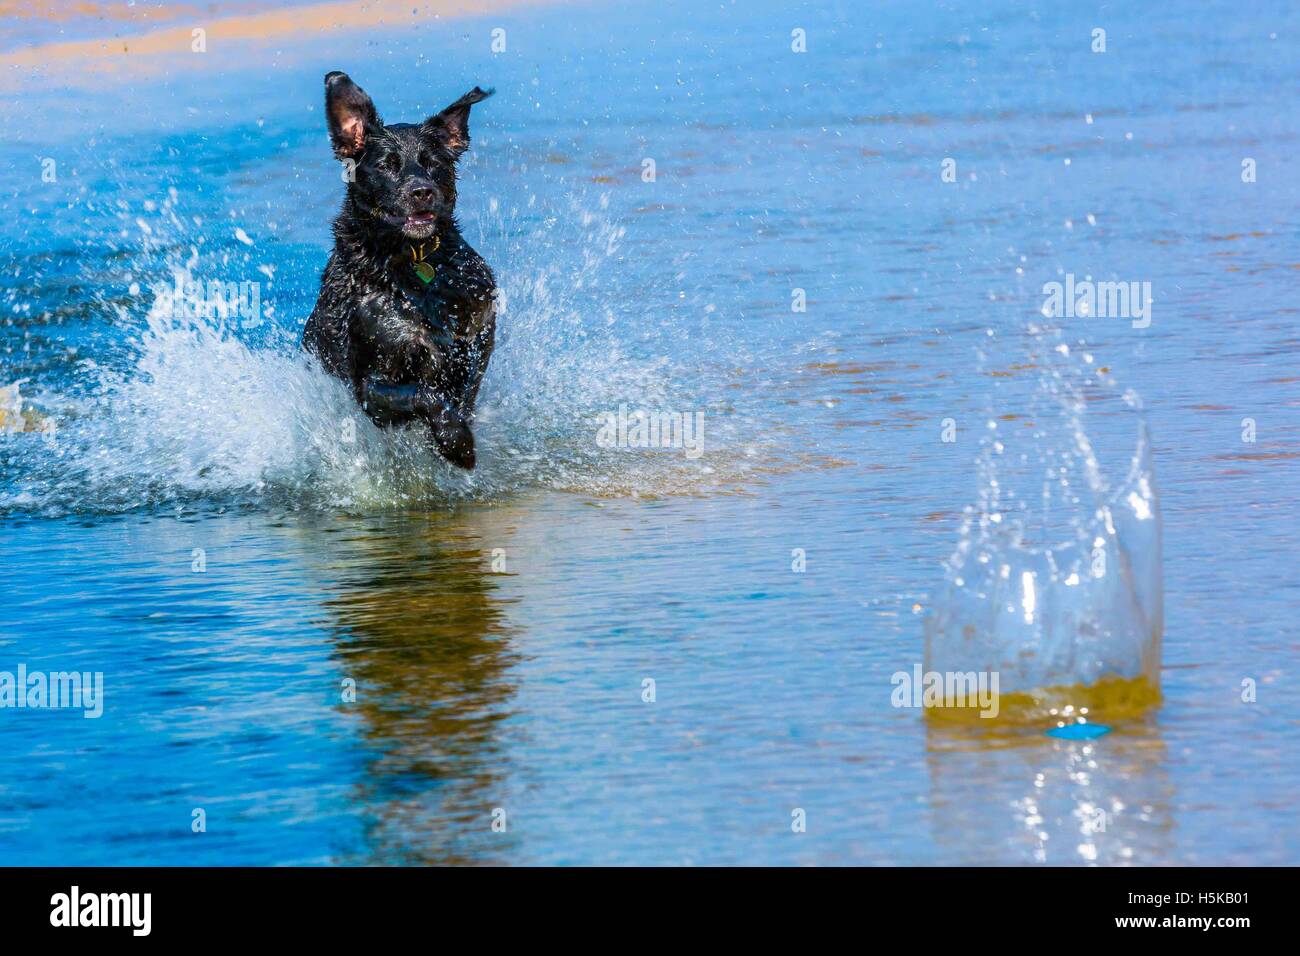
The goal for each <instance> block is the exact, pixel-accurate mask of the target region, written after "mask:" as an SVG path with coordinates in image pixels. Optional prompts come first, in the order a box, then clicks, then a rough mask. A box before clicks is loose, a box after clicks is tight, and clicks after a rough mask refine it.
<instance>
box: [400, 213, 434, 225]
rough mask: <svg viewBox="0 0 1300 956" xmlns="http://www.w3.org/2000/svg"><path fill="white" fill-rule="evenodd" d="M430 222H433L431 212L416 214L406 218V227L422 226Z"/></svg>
mask: <svg viewBox="0 0 1300 956" xmlns="http://www.w3.org/2000/svg"><path fill="white" fill-rule="evenodd" d="M431 222H433V213H431V212H417V213H412V214H411V215H409V216H407V217H406V224H407V225H408V226H424V225H427V224H428V223H431Z"/></svg>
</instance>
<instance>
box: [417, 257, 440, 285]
mask: <svg viewBox="0 0 1300 956" xmlns="http://www.w3.org/2000/svg"><path fill="white" fill-rule="evenodd" d="M415 274H416V275H417V276H419V277H420V281H421V282H423V283H424V284H425V285H428V284H429V283H430V282H432V281H433V277H434V276H435V275H437V270H436V269H434V267H433V266H431V265H429V263H427V262H417V263H415Z"/></svg>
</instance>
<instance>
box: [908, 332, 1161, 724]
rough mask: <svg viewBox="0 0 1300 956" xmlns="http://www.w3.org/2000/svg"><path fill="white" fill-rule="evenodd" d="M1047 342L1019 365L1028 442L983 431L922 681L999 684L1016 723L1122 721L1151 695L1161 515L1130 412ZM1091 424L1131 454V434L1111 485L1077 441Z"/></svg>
mask: <svg viewBox="0 0 1300 956" xmlns="http://www.w3.org/2000/svg"><path fill="white" fill-rule="evenodd" d="M1052 341H1053V340H1051V339H1050V337H1047V336H1043V337H1042V338H1040V339H1038V340H1036V344H1037V345H1038V346H1040V348H1039V350H1038V353H1037V354H1036V355H1035V356H1034V359H1033V361H1032V362H1031V363H1030V366H1031V367H1035V368H1036V369H1037V370H1038V376H1037V380H1036V383H1035V385H1036V392H1035V395H1034V397H1033V399H1032V401H1031V403H1030V405H1031V409H1032V413H1033V417H1034V419H1035V421H1034V422H1032V423H1030V424H1031V425H1032V427H1033V432H1032V433H1031V434H1030V435H1029V437H1027V438H1016V437H1012V436H1011V435H1010V434H1003V433H1004V432H1007V431H1010V430H1009V429H1005V428H1003V427H1001V425H1002V424H1005V423H1000V422H999V420H998V419H997V418H993V417H990V419H989V421H988V422H987V434H986V436H985V438H984V439H983V441H982V442H981V450H980V454H979V458H978V473H979V499H978V504H977V505H976V506H975V507H972V508H968V509H967V510H966V514H965V520H964V522H963V526H962V529H961V534H960V539H959V541H958V544H957V548H956V550H955V552H954V553H953V555H952V557H951V558H950V559H949V561H948V562H947V565H946V567H945V580H944V584H943V586H942V588H941V589H940V592H939V594H938V595H937V596H936V599H935V601H934V609H933V612H932V613H931V614H930V615H929V616H928V618H927V621H926V665H925V666H926V670H927V671H931V670H933V671H940V672H946V671H952V672H962V673H965V672H969V671H975V672H990V673H992V672H996V673H998V675H999V681H1000V689H1001V700H1002V712H1003V714H1004V715H1005V717H1006V718H1007V719H1008V720H1010V721H1013V722H1014V721H1017V720H1022V719H1023V720H1031V721H1041V720H1043V719H1046V720H1047V721H1048V722H1052V723H1069V722H1074V721H1076V720H1079V719H1084V720H1088V719H1092V718H1098V717H1110V718H1115V717H1123V716H1126V715H1131V714H1133V713H1135V712H1140V711H1142V710H1143V709H1144V708H1145V707H1147V706H1149V704H1150V703H1151V702H1152V701H1153V700H1154V699H1156V698H1157V697H1158V693H1159V680H1160V642H1161V635H1162V632H1163V626H1164V624H1163V584H1162V580H1161V522H1160V505H1159V499H1158V497H1157V494H1156V490H1155V485H1154V482H1153V469H1152V461H1151V441H1150V437H1149V435H1148V431H1147V426H1146V422H1145V419H1144V417H1143V415H1142V409H1141V404H1140V401H1139V399H1138V396H1137V395H1136V393H1134V392H1132V391H1127V392H1120V391H1119V390H1118V389H1117V388H1116V387H1115V383H1114V381H1113V379H1111V378H1110V376H1109V374H1108V372H1107V371H1106V370H1104V369H1095V368H1093V367H1092V366H1093V358H1092V356H1091V355H1089V354H1087V352H1086V351H1085V352H1079V351H1075V350H1071V348H1070V347H1069V346H1067V345H1065V344H1064V343H1060V342H1059V341H1057V342H1056V344H1054V346H1053V345H1052ZM1045 346H1051V347H1045ZM1090 411H1091V412H1092V415H1093V417H1094V418H1095V419H1103V418H1104V420H1105V422H1106V425H1107V426H1108V427H1109V428H1110V429H1111V434H1123V433H1127V434H1128V435H1129V440H1130V441H1131V440H1132V434H1133V432H1132V431H1131V430H1130V428H1131V427H1133V426H1135V427H1136V436H1137V437H1136V450H1134V451H1133V453H1132V456H1131V460H1130V461H1129V463H1128V468H1127V471H1126V472H1125V473H1124V474H1123V477H1121V478H1120V479H1119V480H1118V481H1113V482H1112V481H1111V480H1108V478H1107V476H1106V469H1104V468H1103V466H1102V463H1101V461H1100V460H1099V456H1098V453H1097V451H1096V450H1095V448H1094V442H1093V439H1092V438H1090V435H1089V432H1088V430H1087V428H1085V419H1086V417H1087V416H1088V414H1089V412H1090ZM1008 417H1010V418H1013V419H1014V418H1015V416H1008ZM1130 447H1132V446H1131V445H1130ZM1031 489H1032V491H1030V490H1031ZM1026 491H1030V493H1025V492H1026ZM933 714H934V716H938V717H952V716H960V715H959V714H958V711H956V710H952V711H947V712H944V711H939V710H935V711H933Z"/></svg>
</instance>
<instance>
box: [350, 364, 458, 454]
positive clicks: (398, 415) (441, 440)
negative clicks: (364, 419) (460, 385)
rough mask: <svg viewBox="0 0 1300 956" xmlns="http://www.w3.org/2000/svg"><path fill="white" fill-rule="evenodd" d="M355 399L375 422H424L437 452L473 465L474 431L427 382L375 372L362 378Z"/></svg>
mask: <svg viewBox="0 0 1300 956" xmlns="http://www.w3.org/2000/svg"><path fill="white" fill-rule="evenodd" d="M357 392H358V394H357V400H358V401H359V402H360V403H361V407H362V408H364V409H365V410H366V414H367V415H369V416H370V418H371V420H372V421H374V422H375V424H377V425H405V424H408V423H410V422H415V421H419V422H424V423H425V424H426V425H428V426H429V430H430V433H431V434H432V436H433V443H434V445H435V446H436V447H437V449H438V451H439V453H440V454H441V455H442V456H443V457H444V458H446V459H447V460H448V461H449V462H451V463H452V464H453V465H456V466H457V467H459V468H473V467H474V464H475V455H474V433H473V432H471V431H470V429H469V426H468V425H467V424H466V423H465V419H464V418H463V417H462V416H461V414H460V413H459V412H457V411H456V410H455V409H454V408H452V407H451V406H450V405H449V404H447V402H445V401H443V400H442V398H440V397H439V396H438V394H437V392H436V391H435V390H434V389H433V387H432V386H429V385H420V384H415V383H397V382H390V381H387V380H385V379H382V378H379V377H377V376H374V375H367V376H366V377H365V378H363V379H361V381H360V382H359V384H358V388H357Z"/></svg>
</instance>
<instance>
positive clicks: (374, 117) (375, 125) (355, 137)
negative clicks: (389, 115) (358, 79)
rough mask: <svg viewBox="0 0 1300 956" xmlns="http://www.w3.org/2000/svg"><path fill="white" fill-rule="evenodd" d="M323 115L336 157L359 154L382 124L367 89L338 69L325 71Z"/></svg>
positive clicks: (348, 157)
mask: <svg viewBox="0 0 1300 956" xmlns="http://www.w3.org/2000/svg"><path fill="white" fill-rule="evenodd" d="M325 117H326V121H327V122H328V123H329V129H330V142H331V143H333V144H334V155H335V156H337V157H338V158H339V159H356V157H358V156H360V155H361V152H362V150H364V149H365V148H366V140H367V139H369V138H370V137H371V136H373V135H374V133H375V131H376V130H378V129H379V127H380V126H382V125H383V124H382V123H381V122H380V121H379V114H378V113H376V112H375V104H374V103H373V102H372V101H371V99H370V97H369V96H367V95H366V91H365V90H363V89H362V88H361V87H359V86H357V85H356V84H355V83H353V82H352V78H351V77H349V76H348V75H347V74H346V73H339V72H338V71H337V70H336V71H334V72H333V73H326V74H325Z"/></svg>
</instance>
